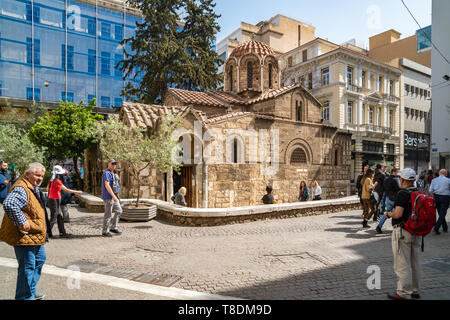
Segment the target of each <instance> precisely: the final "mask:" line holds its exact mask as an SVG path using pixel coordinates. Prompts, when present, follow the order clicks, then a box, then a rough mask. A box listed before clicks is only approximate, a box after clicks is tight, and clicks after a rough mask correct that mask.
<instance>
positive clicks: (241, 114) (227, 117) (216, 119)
mask: <svg viewBox="0 0 450 320" xmlns="http://www.w3.org/2000/svg"><path fill="white" fill-rule="evenodd" d="M249 115H253V113H252V112H242V111H241V112H231V113H227V114H224V115H221V116H217V117H213V118H209V119H208V120H207V121H206V123H208V124H213V123H218V122H222V121H228V120H232V119H236V118H241V117H246V116H249Z"/></svg>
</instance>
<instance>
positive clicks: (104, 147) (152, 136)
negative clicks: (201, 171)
mask: <svg viewBox="0 0 450 320" xmlns="http://www.w3.org/2000/svg"><path fill="white" fill-rule="evenodd" d="M181 123H182V118H181V117H179V116H171V115H169V116H165V117H160V118H159V119H158V120H157V126H156V127H155V129H154V130H151V131H148V130H145V129H143V128H140V127H138V126H127V125H126V124H124V123H123V122H122V121H120V120H119V119H118V117H110V118H109V119H108V120H107V121H103V122H99V123H98V125H97V130H98V131H97V132H98V137H97V139H98V143H99V148H100V152H101V153H102V155H103V156H104V157H105V158H106V159H115V160H116V161H119V162H121V163H124V164H125V165H126V166H127V167H126V168H125V170H128V171H129V172H130V173H131V174H132V176H133V177H134V178H135V179H136V181H137V184H138V195H137V201H136V205H139V200H140V186H141V173H142V171H144V170H145V169H147V168H148V167H149V166H151V167H152V168H157V169H158V170H159V171H160V172H163V173H165V172H168V171H169V170H170V169H171V168H174V169H175V170H179V167H180V164H179V163H178V162H177V160H176V158H175V157H174V151H175V150H176V149H175V148H176V147H177V145H178V141H177V140H175V139H172V135H173V133H174V132H175V131H176V130H177V129H178V128H179V127H180V126H181Z"/></svg>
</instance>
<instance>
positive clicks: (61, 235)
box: [59, 233, 72, 239]
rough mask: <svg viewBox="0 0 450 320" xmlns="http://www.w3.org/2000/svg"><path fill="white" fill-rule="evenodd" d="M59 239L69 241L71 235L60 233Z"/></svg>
mask: <svg viewBox="0 0 450 320" xmlns="http://www.w3.org/2000/svg"><path fill="white" fill-rule="evenodd" d="M59 237H60V238H65V239H69V238H72V235H70V234H68V233H62V234H60V235H59Z"/></svg>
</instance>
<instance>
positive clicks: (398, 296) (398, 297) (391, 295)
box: [387, 292, 407, 300]
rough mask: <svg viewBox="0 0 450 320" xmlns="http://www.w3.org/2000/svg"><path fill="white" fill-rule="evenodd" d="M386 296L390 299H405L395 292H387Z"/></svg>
mask: <svg viewBox="0 0 450 320" xmlns="http://www.w3.org/2000/svg"><path fill="white" fill-rule="evenodd" d="M387 297H388V298H389V299H391V300H407V299H406V298H405V297H402V296H400V295H398V294H397V293H395V292H394V293H388V295H387Z"/></svg>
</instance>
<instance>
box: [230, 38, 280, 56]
mask: <svg viewBox="0 0 450 320" xmlns="http://www.w3.org/2000/svg"><path fill="white" fill-rule="evenodd" d="M249 53H253V54H256V55H257V56H258V57H259V58H260V59H262V58H263V57H264V56H266V55H269V54H270V55H275V52H274V51H273V49H272V48H271V47H269V46H268V45H267V44H265V43H264V42H261V41H255V40H250V41H247V42H245V43H243V44H240V45H238V46H237V47H236V48H234V50H233V51H232V52H231V54H230V58H231V57H236V58H237V59H239V58H240V57H242V56H244V55H246V54H249Z"/></svg>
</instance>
